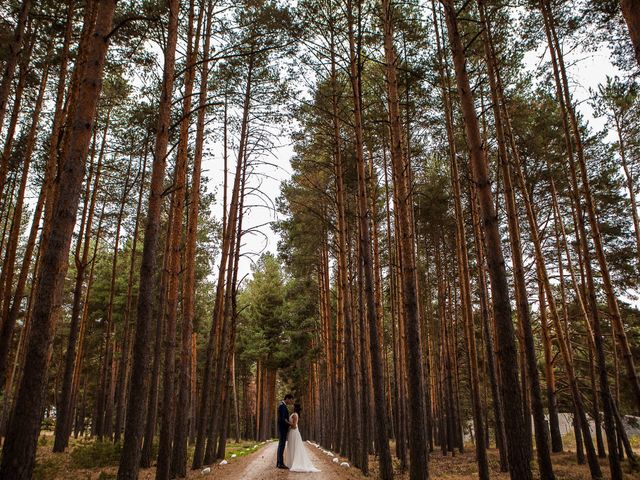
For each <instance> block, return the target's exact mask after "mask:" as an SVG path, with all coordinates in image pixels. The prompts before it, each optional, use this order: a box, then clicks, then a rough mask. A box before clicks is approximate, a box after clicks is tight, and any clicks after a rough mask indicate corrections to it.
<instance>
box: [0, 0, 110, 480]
mask: <svg viewBox="0 0 640 480" xmlns="http://www.w3.org/2000/svg"><path fill="white" fill-rule="evenodd" d="M115 4H116V0H104V1H102V2H100V5H99V6H98V11H99V12H98V16H97V20H96V24H95V27H94V28H93V29H92V30H93V34H92V36H91V38H90V40H89V42H88V45H87V47H88V51H87V59H88V60H89V61H88V62H87V65H86V67H85V68H84V69H83V75H82V77H81V78H80V82H79V88H78V94H77V106H78V107H77V108H74V111H73V116H72V118H71V122H70V123H69V124H70V125H71V128H69V130H67V132H66V136H65V142H64V148H63V151H62V155H61V160H62V170H61V172H60V182H59V187H58V195H57V196H56V202H55V203H54V204H52V205H51V222H52V223H51V225H55V227H56V228H55V229H52V230H51V231H50V232H49V235H48V236H47V238H46V241H45V242H44V244H43V245H42V254H41V255H42V262H41V268H40V272H39V274H38V278H37V280H36V283H35V289H36V293H35V297H34V305H33V310H32V313H31V315H32V318H31V324H32V329H31V335H30V338H29V344H28V347H27V355H26V358H25V364H24V365H25V366H24V371H25V374H24V376H23V377H22V380H21V382H20V387H19V390H18V395H17V399H16V408H15V409H14V412H13V415H12V418H11V422H10V424H9V429H8V434H7V438H6V440H5V444H4V447H3V452H2V463H1V464H0V478H6V479H9V478H12V479H15V480H20V479H28V478H31V476H32V473H33V467H34V462H35V450H36V443H37V439H38V433H39V431H40V419H41V413H42V403H43V400H44V398H43V397H44V383H45V379H46V376H47V369H48V364H49V351H50V345H51V340H52V336H53V332H54V327H55V320H56V318H57V316H58V312H59V309H60V302H61V296H62V287H63V284H64V277H65V274H66V270H67V260H68V256H69V248H70V244H71V237H72V234H73V228H74V225H75V220H76V211H77V208H78V203H79V199H80V190H81V188H82V179H83V176H84V163H85V158H86V155H87V151H88V149H89V143H90V141H91V133H92V129H93V123H94V119H95V112H96V106H97V103H98V97H99V95H100V89H101V85H102V74H103V67H104V63H105V58H106V53H107V48H108V40H109V37H108V34H109V33H110V31H111V22H112V19H113V14H114V10H115ZM76 68H78V67H76Z"/></svg>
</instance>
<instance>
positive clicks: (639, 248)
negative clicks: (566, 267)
mask: <svg viewBox="0 0 640 480" xmlns="http://www.w3.org/2000/svg"><path fill="white" fill-rule="evenodd" d="M638 14H639V15H640V12H638ZM639 21H640V20H639ZM639 28H640V25H639ZM639 35H640V33H639ZM639 41H640V40H639ZM616 131H617V132H618V144H619V145H620V160H621V163H622V169H623V170H624V177H625V180H626V183H627V191H628V193H629V201H630V203H631V218H632V219H633V230H634V232H635V234H636V254H637V256H638V259H637V260H638V269H639V271H640V217H639V216H638V203H637V202H636V193H635V187H634V185H633V177H632V176H631V171H630V170H629V164H628V162H627V148H626V144H625V142H624V138H623V136H622V128H621V126H620V121H619V120H618V118H616Z"/></svg>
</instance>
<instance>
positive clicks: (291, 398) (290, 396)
mask: <svg viewBox="0 0 640 480" xmlns="http://www.w3.org/2000/svg"><path fill="white" fill-rule="evenodd" d="M284 399H285V400H293V395H291V394H290V393H287V394H286V395H285V396H284Z"/></svg>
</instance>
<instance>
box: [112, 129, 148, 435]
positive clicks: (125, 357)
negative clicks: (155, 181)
mask: <svg viewBox="0 0 640 480" xmlns="http://www.w3.org/2000/svg"><path fill="white" fill-rule="evenodd" d="M147 146H148V143H147V142H146V141H145V146H144V153H143V156H142V165H141V166H140V173H139V177H140V190H139V193H138V205H137V207H136V220H135V226H134V227H133V235H132V241H131V259H130V260H129V280H128V282H127V303H126V307H125V311H124V320H123V321H124V333H123V335H124V339H123V343H122V355H121V356H120V364H119V367H118V385H117V389H116V391H117V392H118V397H117V401H116V419H115V424H114V429H113V430H114V432H113V433H114V434H113V441H114V442H119V441H120V436H121V434H122V425H123V423H124V412H125V408H126V402H127V391H128V378H129V366H130V361H131V310H132V309H133V292H132V290H133V283H134V274H135V267H136V258H137V256H138V254H137V253H138V252H137V247H138V232H139V229H140V214H141V211H142V196H143V194H144V190H145V188H144V187H145V184H144V182H145V177H146V171H147V154H148V150H147Z"/></svg>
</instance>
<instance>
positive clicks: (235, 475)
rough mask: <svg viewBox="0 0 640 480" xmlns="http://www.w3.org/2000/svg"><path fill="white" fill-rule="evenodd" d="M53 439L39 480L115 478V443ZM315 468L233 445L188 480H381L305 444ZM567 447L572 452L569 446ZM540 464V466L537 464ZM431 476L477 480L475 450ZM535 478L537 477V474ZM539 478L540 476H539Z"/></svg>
mask: <svg viewBox="0 0 640 480" xmlns="http://www.w3.org/2000/svg"><path fill="white" fill-rule="evenodd" d="M52 445H53V439H52V437H51V436H46V435H44V436H42V437H41V439H40V442H39V448H38V456H37V462H36V463H37V465H36V471H35V473H34V477H33V478H34V480H76V479H77V480H110V479H114V478H116V472H117V465H118V458H119V456H120V449H119V446H118V445H113V444H112V443H107V442H105V443H101V442H95V441H91V440H72V443H71V448H70V449H69V453H64V454H54V453H52V452H51V447H52ZM306 445H307V450H308V452H309V454H310V456H311V459H312V461H313V463H314V464H315V465H316V467H318V468H319V469H320V470H321V472H320V473H313V474H306V473H293V472H288V471H286V470H278V469H276V468H275V466H274V465H275V458H276V448H277V443H276V442H266V443H260V444H256V443H253V442H241V443H230V444H229V445H228V447H227V456H226V458H227V462H228V463H227V464H225V465H220V464H219V463H218V464H216V465H213V466H211V467H210V470H209V471H203V469H200V470H193V471H191V470H190V471H189V473H188V476H187V478H188V479H196V478H198V479H203V480H204V479H211V480H214V479H215V480H239V479H242V480H288V479H293V480H351V479H364V478H377V472H376V470H377V466H378V465H377V459H376V458H375V457H373V456H372V457H371V458H370V463H369V464H370V468H371V472H370V476H369V477H365V476H364V475H362V473H361V472H360V470H358V469H356V468H352V467H350V468H345V467H340V465H339V463H341V462H345V461H347V460H346V459H344V458H339V463H338V464H336V463H334V462H333V461H332V460H333V457H331V456H330V455H327V454H325V453H323V452H322V451H321V449H319V448H314V446H313V445H312V444H308V443H307V444H306ZM568 448H570V447H569V446H568ZM488 453H489V464H490V468H491V477H492V479H493V478H495V479H499V480H507V479H508V478H509V475H508V474H506V473H500V471H499V457H498V451H497V450H495V449H490V450H489V451H488ZM553 463H554V470H555V473H556V478H557V479H558V480H583V479H588V478H590V475H589V469H588V467H587V466H586V465H577V463H576V458H575V453H572V452H571V451H567V452H564V453H559V454H553ZM533 464H534V465H535V462H533ZM601 466H602V472H603V475H604V478H605V480H606V479H608V478H609V468H608V463H607V460H606V459H602V460H601ZM394 467H395V470H396V473H397V475H396V477H395V478H397V479H399V480H406V479H408V478H409V476H408V474H407V473H405V474H401V473H400V471H399V470H400V469H399V465H398V464H397V463H396V465H394ZM623 468H624V471H625V472H626V473H625V480H640V472H631V470H630V469H629V466H628V464H627V463H626V462H624V463H623ZM429 472H430V478H431V479H432V480H470V479H475V478H477V466H476V462H475V454H474V450H473V446H472V445H469V447H468V448H467V449H466V450H465V452H464V453H463V454H460V453H457V454H456V456H453V457H452V456H451V455H449V456H446V457H445V456H443V455H441V454H440V452H439V451H436V452H433V453H432V454H431V455H430V459H429ZM534 473H535V472H534ZM534 477H535V475H534ZM139 478H140V479H141V480H153V479H154V478H155V468H153V467H152V468H149V469H145V470H141V471H140V477H139Z"/></svg>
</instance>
